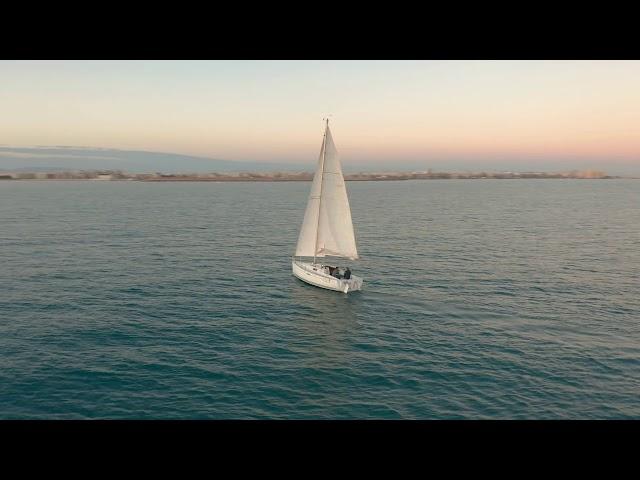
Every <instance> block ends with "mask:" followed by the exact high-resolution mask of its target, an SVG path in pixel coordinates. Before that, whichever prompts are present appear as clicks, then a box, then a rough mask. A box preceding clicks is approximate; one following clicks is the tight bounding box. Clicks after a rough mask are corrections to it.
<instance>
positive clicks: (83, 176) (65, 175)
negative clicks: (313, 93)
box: [0, 170, 638, 182]
mask: <svg viewBox="0 0 640 480" xmlns="http://www.w3.org/2000/svg"><path fill="white" fill-rule="evenodd" d="M634 178H636V179H637V178H638V177H622V176H611V175H607V174H605V173H604V172H601V171H595V170H586V171H581V172H579V171H571V172H563V173H547V172H498V173H489V172H479V173H459V172H453V173H450V172H431V171H428V172H412V173H404V172H385V173H351V174H345V175H344V179H345V181H348V182H384V181H403V180H485V179H500V180H522V179H525V180H526V179H578V180H607V179H634ZM0 180H95V181H105V180H107V181H138V182H309V181H311V180H313V173H309V172H303V173H282V172H279V173H249V172H243V173H205V174H180V173H176V174H165V173H154V174H149V173H141V174H129V173H124V172H121V171H110V170H107V171H80V172H55V173H51V172H19V173H13V172H8V173H1V172H0Z"/></svg>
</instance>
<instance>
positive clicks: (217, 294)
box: [0, 179, 640, 419]
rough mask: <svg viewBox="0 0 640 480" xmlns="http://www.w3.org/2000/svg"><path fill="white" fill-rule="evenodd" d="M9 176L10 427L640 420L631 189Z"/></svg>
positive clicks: (3, 358)
mask: <svg viewBox="0 0 640 480" xmlns="http://www.w3.org/2000/svg"><path fill="white" fill-rule="evenodd" d="M310 186H311V184H310V183H308V182H282V183H275V182H274V183H214V182H202V183H200V182H163V183H146V182H135V181H111V182H110V181H54V180H47V181H37V180H36V181H9V180H7V181H1V182H0V419H640V180H633V179H606V180H578V179H545V180H543V179H533V180H525V179H520V180H494V179H476V180H424V181H420V180H417V181H386V182H385V181H381V182H348V183H347V189H348V193H349V198H350V203H351V209H352V216H353V221H354V226H355V232H356V238H357V242H358V247H359V253H360V256H361V259H359V260H358V261H346V262H344V263H343V265H345V266H346V265H348V266H350V267H351V270H352V271H353V273H354V274H355V275H358V276H362V277H363V278H364V285H363V289H362V291H359V292H352V293H349V294H347V295H345V294H343V293H338V292H333V291H328V290H322V289H319V288H316V287H313V286H310V285H307V284H305V283H303V282H301V281H300V280H298V279H296V278H295V277H293V276H292V274H291V257H292V254H293V252H294V249H295V244H296V241H297V237H298V232H299V229H300V225H301V223H302V217H303V215H304V210H305V206H306V202H307V196H308V193H309V188H310Z"/></svg>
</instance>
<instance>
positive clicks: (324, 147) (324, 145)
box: [313, 118, 329, 263]
mask: <svg viewBox="0 0 640 480" xmlns="http://www.w3.org/2000/svg"><path fill="white" fill-rule="evenodd" d="M327 130H329V119H328V118H327V126H326V127H325V129H324V136H323V137H322V163H321V164H320V169H319V170H320V198H319V199H318V221H317V222H316V242H315V244H314V246H313V263H316V256H317V255H318V232H319V231H320V210H321V209H322V183H323V179H324V158H325V155H326V153H327Z"/></svg>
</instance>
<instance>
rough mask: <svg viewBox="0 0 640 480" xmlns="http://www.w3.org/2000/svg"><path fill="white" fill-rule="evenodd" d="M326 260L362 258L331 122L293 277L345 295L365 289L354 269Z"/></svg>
mask: <svg viewBox="0 0 640 480" xmlns="http://www.w3.org/2000/svg"><path fill="white" fill-rule="evenodd" d="M310 257H313V261H311V260H309V258H310ZM325 257H340V258H348V259H350V260H356V259H357V258H358V249H357V247H356V238H355V234H354V231H353V223H352V221H351V209H350V208H349V198H348V197H347V189H346V186H345V183H344V177H343V176H342V167H341V165H340V157H339V156H338V151H337V150H336V146H335V145H334V143H333V138H332V137H331V130H329V120H328V119H327V120H326V126H325V131H324V138H323V140H322V149H321V150H320V158H319V159H318V167H317V169H316V173H315V175H314V177H313V183H312V184H311V192H310V194H309V201H308V203H307V210H306V211H305V214H304V220H303V222H302V228H301V229H300V236H299V237H298V245H297V247H296V253H295V255H294V257H293V261H292V262H291V267H292V270H293V275H295V276H296V277H297V278H299V279H300V280H302V281H304V282H307V283H310V284H311V285H315V286H316V287H321V288H327V289H329V290H336V291H338V292H344V293H347V292H350V291H355V290H360V289H361V288H362V278H361V277H357V276H355V275H352V274H351V271H350V270H348V269H341V268H339V267H338V266H333V265H330V264H329V262H326V261H325V262H318V261H317V258H325ZM305 258H306V260H305Z"/></svg>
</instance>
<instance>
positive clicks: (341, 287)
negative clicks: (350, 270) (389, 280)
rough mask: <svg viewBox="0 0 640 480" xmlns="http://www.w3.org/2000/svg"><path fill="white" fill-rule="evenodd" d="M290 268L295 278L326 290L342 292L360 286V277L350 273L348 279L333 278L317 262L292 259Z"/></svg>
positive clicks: (355, 289)
mask: <svg viewBox="0 0 640 480" xmlns="http://www.w3.org/2000/svg"><path fill="white" fill-rule="evenodd" d="M291 269H292V272H293V275H294V276H295V277H296V278H299V279H300V280H302V281H303V282H306V283H308V284H310V285H313V286H315V287H320V288H326V289H327V290H334V291H336V292H343V293H348V292H353V291H357V290H360V289H361V288H362V278H361V277H357V276H356V275H351V278H350V279H349V280H345V279H342V278H335V277H332V276H331V275H327V274H326V273H323V272H322V271H321V267H320V265H317V264H316V265H314V264H312V263H307V262H300V261H298V260H294V261H293V262H291Z"/></svg>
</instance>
